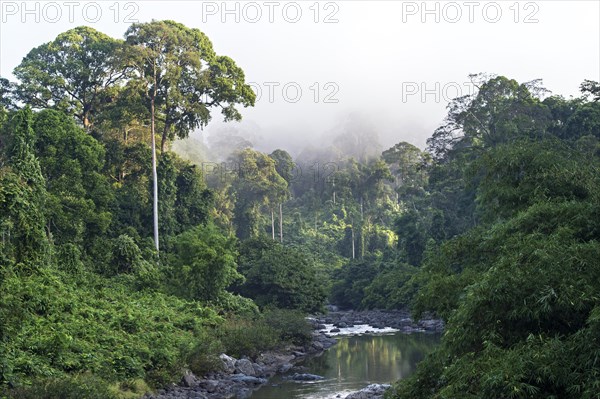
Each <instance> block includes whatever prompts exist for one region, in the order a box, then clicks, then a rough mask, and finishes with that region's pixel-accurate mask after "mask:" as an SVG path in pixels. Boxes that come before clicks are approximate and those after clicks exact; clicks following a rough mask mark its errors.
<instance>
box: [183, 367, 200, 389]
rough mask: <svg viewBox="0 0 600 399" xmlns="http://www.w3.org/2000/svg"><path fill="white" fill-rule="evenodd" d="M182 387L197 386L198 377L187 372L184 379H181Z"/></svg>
mask: <svg viewBox="0 0 600 399" xmlns="http://www.w3.org/2000/svg"><path fill="white" fill-rule="evenodd" d="M181 385H183V386H184V387H188V388H189V387H193V386H195V385H197V381H196V376H195V375H194V374H192V373H191V372H190V371H186V372H185V374H184V375H183V377H181Z"/></svg>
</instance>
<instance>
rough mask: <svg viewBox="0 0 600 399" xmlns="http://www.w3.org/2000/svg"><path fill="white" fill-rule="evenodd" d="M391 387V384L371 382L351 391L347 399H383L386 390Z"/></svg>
mask: <svg viewBox="0 0 600 399" xmlns="http://www.w3.org/2000/svg"><path fill="white" fill-rule="evenodd" d="M389 388H390V385H389V384H371V385H369V386H367V387H366V388H363V389H361V390H360V391H357V392H353V393H351V394H350V395H348V396H346V398H345V399H382V398H383V395H384V394H385V391H387V390H388V389H389Z"/></svg>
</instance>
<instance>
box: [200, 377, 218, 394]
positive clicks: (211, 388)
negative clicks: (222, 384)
mask: <svg viewBox="0 0 600 399" xmlns="http://www.w3.org/2000/svg"><path fill="white" fill-rule="evenodd" d="M199 385H200V386H201V387H202V388H204V389H205V390H206V392H208V393H213V392H216V391H217V389H218V388H219V381H216V380H202V381H200V384H199Z"/></svg>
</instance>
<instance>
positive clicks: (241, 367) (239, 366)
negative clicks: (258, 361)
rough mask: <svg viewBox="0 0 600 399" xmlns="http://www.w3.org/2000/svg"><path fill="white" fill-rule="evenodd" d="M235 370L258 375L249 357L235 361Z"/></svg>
mask: <svg viewBox="0 0 600 399" xmlns="http://www.w3.org/2000/svg"><path fill="white" fill-rule="evenodd" d="M235 372H236V373H241V374H246V375H249V376H252V377H254V376H255V375H256V371H254V366H253V365H252V362H251V361H250V360H248V359H239V360H237V361H236V362H235Z"/></svg>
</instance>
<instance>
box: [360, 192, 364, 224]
mask: <svg viewBox="0 0 600 399" xmlns="http://www.w3.org/2000/svg"><path fill="white" fill-rule="evenodd" d="M362 218H363V199H362V197H360V219H361V220H362Z"/></svg>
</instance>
